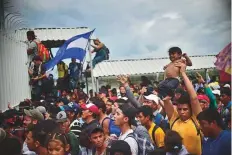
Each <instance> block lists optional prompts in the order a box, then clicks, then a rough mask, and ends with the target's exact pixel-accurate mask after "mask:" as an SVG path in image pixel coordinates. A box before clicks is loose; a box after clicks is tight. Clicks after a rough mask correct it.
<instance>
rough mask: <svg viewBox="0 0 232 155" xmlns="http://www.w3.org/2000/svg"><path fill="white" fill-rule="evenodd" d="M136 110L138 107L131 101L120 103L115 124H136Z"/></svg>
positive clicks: (115, 116) (120, 125)
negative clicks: (133, 105)
mask: <svg viewBox="0 0 232 155" xmlns="http://www.w3.org/2000/svg"><path fill="white" fill-rule="evenodd" d="M136 112H137V111H136V109H135V108H134V107H132V106H131V105H130V104H129V103H124V104H120V105H119V107H118V108H117V109H116V113H115V115H114V118H115V125H117V126H119V127H122V126H124V125H126V126H129V127H130V126H131V125H134V122H135V116H136Z"/></svg>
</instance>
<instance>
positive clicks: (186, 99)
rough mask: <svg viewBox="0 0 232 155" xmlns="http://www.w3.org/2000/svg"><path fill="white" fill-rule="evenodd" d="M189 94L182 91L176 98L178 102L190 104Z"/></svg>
mask: <svg viewBox="0 0 232 155" xmlns="http://www.w3.org/2000/svg"><path fill="white" fill-rule="evenodd" d="M190 102H191V100H190V96H189V94H188V92H186V91H183V92H182V94H181V96H180V98H179V99H178V100H177V103H178V104H189V105H190Z"/></svg>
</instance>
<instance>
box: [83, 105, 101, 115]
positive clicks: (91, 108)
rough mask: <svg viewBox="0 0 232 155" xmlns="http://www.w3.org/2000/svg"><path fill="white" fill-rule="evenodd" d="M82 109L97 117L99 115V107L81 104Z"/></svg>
mask: <svg viewBox="0 0 232 155" xmlns="http://www.w3.org/2000/svg"><path fill="white" fill-rule="evenodd" d="M81 109H83V110H89V111H91V112H93V113H94V114H96V115H97V114H98V113H99V109H98V107H97V106H96V105H95V104H93V103H88V104H81Z"/></svg>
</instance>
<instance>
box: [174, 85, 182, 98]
mask: <svg viewBox="0 0 232 155" xmlns="http://www.w3.org/2000/svg"><path fill="white" fill-rule="evenodd" d="M183 92H184V90H183V89H182V88H177V89H176V91H175V96H174V98H175V100H178V99H179V98H180V97H181V95H182V93H183Z"/></svg>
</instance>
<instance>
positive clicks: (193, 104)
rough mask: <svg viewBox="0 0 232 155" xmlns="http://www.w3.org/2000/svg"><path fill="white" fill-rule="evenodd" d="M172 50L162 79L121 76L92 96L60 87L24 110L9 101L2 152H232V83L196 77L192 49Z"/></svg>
mask: <svg viewBox="0 0 232 155" xmlns="http://www.w3.org/2000/svg"><path fill="white" fill-rule="evenodd" d="M168 52H169V57H170V60H171V62H170V64H168V65H166V66H165V67H164V70H165V71H164V72H165V80H163V81H160V82H151V81H150V80H149V79H148V78H147V77H144V76H143V77H142V82H141V83H140V84H135V83H132V82H131V80H130V77H129V76H128V75H120V76H117V78H116V79H117V80H118V82H119V83H120V87H119V88H111V86H110V85H107V86H102V87H101V88H100V90H99V92H98V93H95V92H93V91H90V92H89V94H88V95H87V94H86V93H85V92H84V91H83V90H82V89H81V88H77V87H75V86H74V87H73V89H72V91H71V90H68V89H65V88H66V87H61V90H60V93H58V94H56V95H54V94H53V95H46V96H43V95H42V94H40V95H38V96H36V98H34V99H33V100H31V99H25V100H24V101H22V102H20V104H19V106H18V109H17V108H13V107H11V106H10V105H9V110H7V111H5V112H4V113H1V116H0V118H1V119H0V126H1V129H0V153H1V154H2V153H4V155H20V154H23V155H190V154H191V155H230V154H231V85H230V84H229V83H227V84H225V83H220V82H218V81H216V80H210V77H209V76H206V78H203V76H202V75H201V74H199V73H197V74H196V77H195V80H193V79H191V78H189V75H188V74H187V73H186V67H187V66H191V65H194V64H192V62H191V60H190V59H189V57H188V56H187V54H182V51H181V49H180V48H178V47H173V48H170V49H169V51H168ZM33 61H34V63H35V66H40V65H41V64H42V61H41V59H40V58H38V57H34V59H33ZM72 63H75V61H74V60H73V61H72ZM65 68H67V67H65ZM64 70H65V69H64ZM39 72H40V74H41V75H42V76H45V71H44V70H43V69H41V70H39ZM31 74H33V71H32V72H31ZM42 76H40V77H42ZM62 76H65V73H64V74H62ZM39 80H40V79H39ZM36 81H37V82H38V78H37V80H36ZM43 90H46V88H43ZM118 91H119V93H118Z"/></svg>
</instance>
